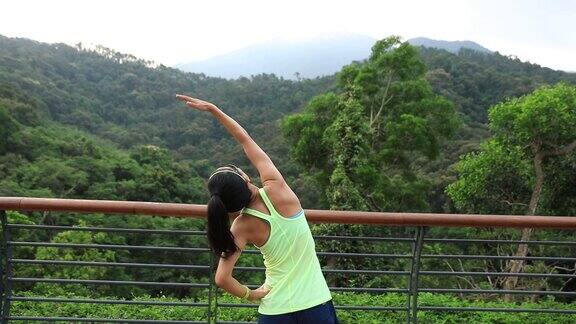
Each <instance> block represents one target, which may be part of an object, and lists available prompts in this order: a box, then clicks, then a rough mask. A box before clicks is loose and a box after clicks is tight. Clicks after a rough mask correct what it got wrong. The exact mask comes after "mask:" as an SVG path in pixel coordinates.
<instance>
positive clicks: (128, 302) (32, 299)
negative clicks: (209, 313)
mask: <svg viewBox="0 0 576 324" xmlns="http://www.w3.org/2000/svg"><path fill="white" fill-rule="evenodd" d="M9 299H10V300H13V301H22V302H38V303H80V304H118V305H148V306H190V307H208V304H206V303H184V302H159V301H151V300H114V299H78V298H53V297H18V296H16V297H10V298H9Z"/></svg>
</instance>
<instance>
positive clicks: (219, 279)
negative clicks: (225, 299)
mask: <svg viewBox="0 0 576 324" xmlns="http://www.w3.org/2000/svg"><path fill="white" fill-rule="evenodd" d="M229 279H230V278H228V277H227V276H223V275H218V274H216V277H215V278H214V282H215V283H216V286H218V287H219V288H224V286H226V284H227V283H228V281H229Z"/></svg>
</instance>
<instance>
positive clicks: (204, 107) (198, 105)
mask: <svg viewBox="0 0 576 324" xmlns="http://www.w3.org/2000/svg"><path fill="white" fill-rule="evenodd" d="M176 99H178V100H181V101H184V102H185V103H186V105H187V106H188V107H191V108H194V109H198V110H201V111H210V110H211V109H214V108H216V106H215V105H214V104H213V103H210V102H208V101H204V100H200V99H197V98H192V97H188V96H185V95H180V94H177V95H176Z"/></svg>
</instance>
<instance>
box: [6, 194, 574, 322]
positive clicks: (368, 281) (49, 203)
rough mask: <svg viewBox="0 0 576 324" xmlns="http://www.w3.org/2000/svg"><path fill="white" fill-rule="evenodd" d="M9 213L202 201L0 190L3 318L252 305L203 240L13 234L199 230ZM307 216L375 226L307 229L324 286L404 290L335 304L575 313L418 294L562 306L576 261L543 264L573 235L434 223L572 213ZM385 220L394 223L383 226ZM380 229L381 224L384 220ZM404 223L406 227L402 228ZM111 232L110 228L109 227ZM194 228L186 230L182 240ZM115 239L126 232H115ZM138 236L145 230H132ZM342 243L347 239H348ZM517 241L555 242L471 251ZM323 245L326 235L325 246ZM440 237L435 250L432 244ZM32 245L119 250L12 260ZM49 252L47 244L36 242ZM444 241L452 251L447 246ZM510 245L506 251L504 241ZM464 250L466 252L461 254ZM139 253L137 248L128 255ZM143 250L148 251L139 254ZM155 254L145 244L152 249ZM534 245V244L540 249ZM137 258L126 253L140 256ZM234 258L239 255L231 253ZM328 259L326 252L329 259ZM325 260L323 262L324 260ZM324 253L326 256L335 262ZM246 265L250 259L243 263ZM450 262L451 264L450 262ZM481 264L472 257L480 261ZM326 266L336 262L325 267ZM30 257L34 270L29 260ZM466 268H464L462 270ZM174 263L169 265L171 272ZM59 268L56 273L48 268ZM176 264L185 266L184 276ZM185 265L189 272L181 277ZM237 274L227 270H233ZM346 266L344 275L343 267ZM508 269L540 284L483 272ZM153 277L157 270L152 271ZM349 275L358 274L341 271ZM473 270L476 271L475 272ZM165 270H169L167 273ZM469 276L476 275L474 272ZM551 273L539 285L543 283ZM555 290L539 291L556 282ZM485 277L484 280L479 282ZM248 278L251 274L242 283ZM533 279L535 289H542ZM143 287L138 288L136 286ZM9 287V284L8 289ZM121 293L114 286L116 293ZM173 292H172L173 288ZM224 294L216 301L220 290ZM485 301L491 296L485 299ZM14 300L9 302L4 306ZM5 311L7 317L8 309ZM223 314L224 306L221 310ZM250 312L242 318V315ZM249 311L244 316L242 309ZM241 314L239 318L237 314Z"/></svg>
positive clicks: (480, 223) (504, 223)
mask: <svg viewBox="0 0 576 324" xmlns="http://www.w3.org/2000/svg"><path fill="white" fill-rule="evenodd" d="M7 210H10V211H42V212H72V213H107V214H134V215H155V216H177V217H186V218H188V217H195V218H204V217H205V215H206V207H205V206H203V205H189V204H160V203H146V202H119V201H94V200H64V199H39V198H0V221H1V223H2V236H3V239H2V257H3V261H2V264H1V266H0V277H1V278H2V285H1V287H0V296H1V298H0V300H1V302H0V303H1V304H0V308H1V310H2V313H1V319H2V323H6V322H8V321H24V322H58V321H63V322H108V323H206V322H208V323H216V322H217V323H240V322H241V321H238V320H222V318H223V317H224V318H226V316H223V315H226V314H225V312H226V311H227V312H234V311H237V310H240V309H251V310H252V311H253V314H255V312H256V310H255V308H256V307H257V305H255V304H250V303H245V302H238V301H233V300H231V299H230V298H226V297H225V295H222V294H219V292H218V289H216V287H215V284H214V281H213V278H214V271H215V260H214V258H212V257H211V253H210V251H209V249H208V248H207V246H206V244H205V242H204V243H201V244H200V246H189V244H185V245H186V246H157V245H131V244H118V243H115V244H108V243H101V242H96V243H94V242H91V243H74V242H47V241H18V240H17V239H15V235H14V233H20V232H22V231H27V233H32V232H34V233H37V232H43V231H44V232H50V233H52V235H51V237H55V235H56V234H55V233H63V232H89V233H106V234H110V235H116V236H118V237H127V236H129V235H144V236H145V237H146V238H148V237H152V236H154V235H160V236H168V237H172V238H174V237H181V238H184V237H186V238H189V239H186V240H183V241H184V242H192V243H194V242H195V243H198V242H199V241H198V238H201V239H202V240H203V239H204V236H205V232H204V231H202V230H181V229H172V230H166V229H144V228H104V227H93V226H61V225H38V224H13V223H9V222H8V220H7V216H6V212H5V211H7ZM306 217H307V219H308V220H309V221H310V222H312V223H327V224H360V225H365V226H367V227H368V225H369V227H370V228H371V229H372V231H371V232H372V233H377V234H378V231H374V228H375V226H379V227H378V228H380V229H382V230H381V231H380V232H381V233H382V234H380V235H378V236H376V235H371V236H354V235H352V236H344V235H318V236H315V240H316V242H317V246H318V248H319V252H318V256H319V258H320V259H321V261H322V263H323V264H332V265H331V266H330V265H328V266H326V267H324V268H323V272H324V274H325V276H326V278H327V281H328V282H329V285H330V286H331V287H330V289H331V291H332V292H336V293H358V294H364V293H366V294H372V295H373V296H379V295H383V294H394V295H400V296H403V297H402V298H401V299H399V300H403V302H402V303H397V304H394V305H343V304H339V303H335V304H336V308H337V310H338V312H365V311H371V312H385V313H395V314H403V315H402V316H401V317H402V318H403V320H402V321H403V322H406V323H417V322H418V317H419V314H422V313H423V312H523V313H552V314H574V315H575V317H574V318H575V319H576V305H574V304H572V305H574V307H566V308H547V307H540V308H534V307H528V308H527V307H515V308H509V307H505V308H503V307H475V306H474V307H461V306H458V307H454V306H446V305H430V304H427V303H426V302H424V303H423V302H421V301H420V300H419V298H420V297H421V296H422V294H423V293H429V294H450V295H453V294H455V295H458V296H460V297H461V298H465V297H466V296H468V295H475V296H481V297H483V298H487V299H490V296H497V297H496V299H499V296H503V295H513V296H531V297H532V298H543V297H545V296H553V297H554V298H564V299H565V300H566V305H570V302H571V301H575V300H576V291H574V289H566V286H567V285H566V283H569V282H571V281H572V280H574V279H576V274H575V273H576V266H575V269H568V268H566V267H564V268H566V269H565V271H564V273H558V272H556V273H552V272H550V271H549V270H550V269H551V266H553V265H559V264H561V265H576V239H574V240H565V241H551V240H532V241H518V240H505V239H486V238H481V239H479V238H472V239H470V238H460V237H456V238H454V237H445V236H444V234H439V232H438V231H437V229H438V228H443V227H455V228H458V227H469V228H524V227H530V228H539V229H542V230H543V231H547V229H561V230H562V231H565V233H569V235H565V236H568V237H574V235H575V234H576V231H574V230H575V229H576V217H552V216H499V215H456V214H422V213H371V212H343V211H323V210H307V211H306ZM391 228H395V229H397V230H392V229H391ZM384 229H387V230H384ZM408 229H409V230H408ZM116 236H115V237H116ZM28 237H42V235H37V236H34V235H28ZM193 238H194V239H193ZM120 241H121V242H126V241H122V240H120ZM141 241H146V240H141ZM330 242H332V243H334V242H337V243H338V244H340V245H341V246H343V247H346V248H345V249H341V250H340V251H329V250H325V249H324V248H325V247H329V246H331V245H330ZM347 243H350V244H347ZM520 243H524V244H529V245H530V246H534V247H544V252H545V253H549V252H551V251H554V252H557V253H556V255H554V256H550V255H547V254H546V255H538V251H535V253H534V254H530V255H528V256H525V257H519V256H514V255H512V254H511V253H502V254H494V255H486V254H478V253H475V251H477V249H480V250H482V249H487V250H490V251H494V250H496V251H498V250H499V249H501V248H502V247H506V246H508V247H514V246H515V245H517V244H520ZM332 246H334V245H332ZM354 247H357V248H367V249H368V251H357V250H354ZM440 247H441V248H440ZM38 249H50V250H49V251H53V252H54V251H63V250H66V251H69V250H83V251H86V250H88V249H90V250H93V251H118V252H119V253H120V251H122V253H124V254H123V255H124V259H126V260H128V262H124V261H126V260H124V261H122V260H120V261H119V260H118V259H116V260H114V261H110V260H97V261H94V260H71V259H70V258H69V257H68V258H64V259H61V258H60V259H56V258H53V259H39V258H30V257H28V258H23V257H20V255H21V254H22V255H23V254H27V255H28V256H30V255H31V251H38ZM46 251H48V250H46ZM437 251H448V253H446V252H443V253H438V252H437ZM451 251H454V252H451ZM510 251H511V249H510ZM462 252H465V253H462ZM138 253H141V254H142V253H144V255H140V256H139V255H138ZM145 253H148V254H145ZM151 253H156V254H151ZM243 253H245V254H247V255H248V256H252V258H251V259H250V261H254V260H257V259H258V258H257V254H259V252H258V251H257V250H254V249H249V250H246V251H244V252H243ZM542 253H543V252H542ZM170 254H177V255H179V256H180V257H169V256H168V255H170ZM160 255H161V257H158V258H159V259H163V260H165V261H166V260H168V261H166V262H168V263H164V262H163V263H159V262H156V263H153V262H150V261H151V260H150V257H154V256H160ZM139 258H140V259H143V260H144V262H137V261H138V260H140V259H139ZM183 259H184V260H188V261H190V262H192V263H186V262H182V263H181V262H178V263H170V262H171V261H173V260H183ZM242 259H243V258H241V260H242ZM342 259H345V260H348V262H338V260H342ZM514 259H516V260H526V261H527V262H528V263H534V264H537V263H538V262H540V263H544V264H546V265H547V267H545V270H546V272H545V271H538V269H536V270H535V271H531V272H524V273H508V272H505V271H495V270H497V268H500V269H502V268H505V267H504V266H503V263H505V262H506V261H509V260H514ZM335 260H336V261H335ZM370 260H378V262H381V263H382V262H384V263H386V264H388V265H389V266H387V267H386V268H385V269H367V268H364V267H363V266H364V265H365V264H367V265H369V264H370V262H371V261H370ZM330 261H332V263H331V262H330ZM334 261H335V262H334ZM194 262H197V263H194ZM254 262H256V263H257V261H254ZM455 264H459V265H460V269H454V266H455ZM479 264H483V265H484V266H483V267H479V266H478V265H479ZM334 265H336V267H335V266H334ZM33 267H36V268H33ZM50 267H62V268H64V267H68V268H72V267H80V269H92V268H98V269H115V268H124V269H133V270H134V271H136V272H134V273H133V278H132V279H134V278H135V279H136V280H108V279H105V278H99V279H86V278H53V277H46V275H45V274H46V273H47V272H46V271H45V270H44V269H49V268H50ZM466 268H472V269H466ZM30 269H40V270H39V271H37V272H36V273H37V274H39V275H43V276H37V277H30V276H28V277H23V276H20V273H21V272H25V270H30ZM141 270H156V271H160V270H162V271H175V272H174V275H173V276H172V277H170V278H173V277H178V276H180V277H182V276H184V277H185V278H195V279H197V282H186V281H167V280H165V279H158V280H153V281H146V280H138V278H145V277H142V276H140V277H139V274H138V271H141ZM177 271H180V272H177ZM236 271H237V273H238V275H240V276H243V275H245V274H246V276H247V277H249V276H250V275H251V274H259V275H260V276H261V277H262V278H263V271H264V268H263V266H262V263H261V262H260V263H258V264H256V265H254V264H251V265H242V264H240V265H239V266H238V267H237V268H236ZM53 273H55V274H58V273H59V272H53ZM183 274H185V275H183ZM189 274H194V275H193V276H192V277H187V276H188V275H189ZM235 274H236V272H235ZM354 276H355V277H354ZM512 276H513V277H518V278H520V279H523V278H525V279H534V278H541V279H542V280H543V283H544V284H543V285H541V286H540V287H538V289H532V290H531V289H514V290H503V289H496V288H493V287H494V286H498V285H495V284H494V281H496V280H498V278H506V277H512ZM152 277H153V278H160V277H157V276H156V277H154V276H152ZM351 278H360V279H351ZM475 278H484V279H475ZM170 280H172V279H170ZM477 280H478V281H477ZM554 280H555V281H557V282H556V283H550V284H549V281H554ZM382 282H385V283H386V282H387V283H391V284H390V285H387V286H378V283H380V284H381V283H382ZM558 282H560V283H564V286H563V288H562V289H560V288H556V289H549V288H554V287H558V286H562V285H560V284H558ZM487 283H490V285H488V286H487ZM39 284H45V285H60V286H66V285H81V286H85V287H94V288H93V289H97V288H96V287H108V289H114V287H140V288H141V289H143V290H142V291H146V292H151V291H153V292H155V293H157V292H158V291H162V292H164V291H168V290H170V289H180V290H181V291H184V292H185V293H184V295H193V296H195V297H194V298H195V299H192V300H189V299H186V301H178V300H177V299H175V300H171V301H162V298H158V299H150V300H142V299H136V298H133V299H130V298H117V299H114V300H112V299H107V298H86V297H83V298H77V296H72V297H66V298H64V297H61V296H56V297H54V296H31V295H29V294H28V295H26V294H23V292H26V291H27V290H30V289H31V288H33V287H35V286H36V285H39ZM248 286H249V287H253V288H254V287H257V286H258V284H257V283H255V282H254V283H253V284H252V285H248ZM543 287H544V288H545V289H543ZM146 289H147V290H146ZM15 292H17V293H18V294H15ZM122 293H124V291H123V292H122ZM181 295H182V294H181ZM223 298H224V300H222V299H223ZM492 299H494V298H492ZM34 303H36V304H37V303H51V304H52V305H62V304H93V305H127V306H133V307H140V306H149V307H154V306H158V307H168V308H173V309H176V308H178V307H185V308H186V309H189V310H191V309H195V310H198V311H199V313H198V315H197V316H196V317H194V318H193V319H192V317H189V319H180V320H176V319H154V320H152V319H142V318H123V317H122V318H120V317H115V318H83V317H81V316H78V317H63V316H58V313H51V314H50V316H46V315H42V316H40V315H36V316H28V315H26V314H23V313H24V312H22V311H21V309H22V308H25V306H24V305H28V304H34ZM14 305H18V307H19V308H20V309H14ZM15 311H16V313H17V314H16V315H14V312H15ZM228 317H229V316H228ZM248 317H250V316H248ZM252 318H253V316H252ZM241 323H247V322H246V321H244V322H241Z"/></svg>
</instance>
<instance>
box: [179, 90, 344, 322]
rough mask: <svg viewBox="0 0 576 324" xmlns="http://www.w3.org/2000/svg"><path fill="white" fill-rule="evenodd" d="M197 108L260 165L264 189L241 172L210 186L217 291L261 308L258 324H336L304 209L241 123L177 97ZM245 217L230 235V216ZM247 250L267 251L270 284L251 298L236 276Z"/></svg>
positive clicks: (218, 175)
mask: <svg viewBox="0 0 576 324" xmlns="http://www.w3.org/2000/svg"><path fill="white" fill-rule="evenodd" d="M176 97H177V98H178V99H179V100H182V101H184V102H185V103H186V105H188V106H189V107H191V108H194V109H197V110H201V111H206V112H209V113H211V114H212V115H213V116H214V117H215V118H216V119H217V120H218V121H219V122H220V123H221V124H222V125H223V126H224V127H225V128H226V130H227V131H228V132H229V133H230V134H231V135H232V136H233V137H234V139H236V141H237V142H238V143H240V145H242V148H243V149H244V152H245V153H246V155H247V156H248V159H249V160H250V162H251V163H252V165H254V167H255V168H256V170H258V173H259V174H260V179H261V181H262V185H263V186H262V188H258V187H256V186H255V185H254V184H252V182H251V181H250V177H248V176H247V175H246V173H244V172H243V171H242V170H240V169H239V168H237V167H235V166H233V165H228V166H224V167H220V168H218V169H217V170H216V171H215V172H214V173H213V174H212V175H211V176H210V178H209V180H208V190H209V191H210V201H209V202H208V240H209V243H210V247H211V248H212V250H213V251H214V253H216V255H218V256H221V258H220V261H219V263H218V269H217V271H216V284H217V285H218V286H219V287H221V288H222V289H224V290H226V291H227V292H228V293H230V294H232V295H234V296H237V297H240V298H245V299H248V300H250V301H254V302H259V303H260V306H259V308H258V312H259V313H260V317H259V320H258V322H259V323H280V324H281V323H311V322H315V323H327V324H328V323H337V322H338V320H337V318H336V313H335V311H334V306H333V304H332V297H331V295H330V291H329V290H328V285H327V284H326V280H325V279H324V276H323V275H322V271H321V268H320V263H319V262H318V258H317V256H316V250H315V245H314V240H313V239H312V234H311V233H310V228H309V227H308V223H307V222H306V217H305V215H304V211H303V210H302V207H301V206H300V201H299V200H298V197H296V195H295V194H294V192H293V191H292V190H291V189H290V187H289V186H288V185H287V184H286V181H284V178H283V177H282V174H280V172H279V171H278V169H276V167H275V166H274V164H273V163H272V160H270V158H269V157H268V155H266V153H265V152H264V151H263V150H262V149H261V148H260V147H259V146H258V144H256V142H254V140H253V139H252V138H251V137H250V135H248V133H247V132H246V131H245V130H244V128H242V126H240V125H239V124H238V123H237V122H236V121H235V120H234V119H232V118H230V117H229V116H228V115H226V114H225V113H224V112H222V111H221V110H220V109H219V108H218V107H216V106H215V105H213V104H212V103H209V102H206V101H203V100H200V99H195V98H191V97H188V96H184V95H177V96H176ZM237 212H239V215H238V216H237V217H236V218H235V219H234V222H233V223H232V226H231V227H229V216H234V215H235V214H236V213H237ZM246 244H253V245H254V246H256V248H258V249H259V250H260V252H261V253H262V255H263V257H264V265H265V266H266V280H265V283H264V284H263V285H262V286H260V287H259V288H258V289H254V290H250V289H249V288H248V287H246V286H245V285H242V284H240V283H239V282H238V281H237V280H236V279H234V277H233V276H232V271H233V269H234V265H235V264H236V261H237V260H238V258H239V257H240V253H241V252H242V249H243V248H244V247H245V246H246Z"/></svg>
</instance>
